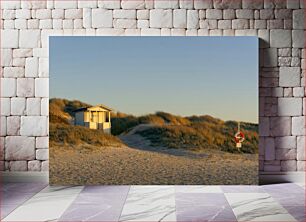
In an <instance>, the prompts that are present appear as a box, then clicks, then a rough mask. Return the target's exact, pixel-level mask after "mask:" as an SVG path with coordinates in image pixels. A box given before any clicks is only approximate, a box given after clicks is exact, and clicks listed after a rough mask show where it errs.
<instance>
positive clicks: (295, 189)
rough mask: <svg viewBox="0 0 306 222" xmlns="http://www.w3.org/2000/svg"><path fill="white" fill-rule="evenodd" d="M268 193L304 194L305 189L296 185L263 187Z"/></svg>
mask: <svg viewBox="0 0 306 222" xmlns="http://www.w3.org/2000/svg"><path fill="white" fill-rule="evenodd" d="M262 189H264V190H265V191H266V192H267V193H303V192H304V189H303V188H302V187H300V186H298V185H296V184H294V183H281V184H270V185H264V186H262Z"/></svg>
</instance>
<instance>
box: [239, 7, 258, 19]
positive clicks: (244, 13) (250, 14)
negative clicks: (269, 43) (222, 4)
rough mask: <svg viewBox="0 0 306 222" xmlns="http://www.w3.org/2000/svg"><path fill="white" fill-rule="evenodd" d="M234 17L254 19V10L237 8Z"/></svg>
mask: <svg viewBox="0 0 306 222" xmlns="http://www.w3.org/2000/svg"><path fill="white" fill-rule="evenodd" d="M236 17H237V18H238V19H254V10H251V9H237V10H236Z"/></svg>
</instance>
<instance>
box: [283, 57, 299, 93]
mask: <svg viewBox="0 0 306 222" xmlns="http://www.w3.org/2000/svg"><path fill="white" fill-rule="evenodd" d="M289 64H290V63H289ZM300 73H301V69H300V68H299V67H280V71H279V86H283V87H297V86H300V81H301V79H300V76H301V74H300Z"/></svg>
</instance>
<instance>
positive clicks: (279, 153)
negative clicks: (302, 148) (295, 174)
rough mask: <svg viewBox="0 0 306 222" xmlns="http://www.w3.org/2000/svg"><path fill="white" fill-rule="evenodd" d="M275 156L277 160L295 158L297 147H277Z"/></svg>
mask: <svg viewBox="0 0 306 222" xmlns="http://www.w3.org/2000/svg"><path fill="white" fill-rule="evenodd" d="M275 157H276V159H277V160H295V159H296V149H276V150H275Z"/></svg>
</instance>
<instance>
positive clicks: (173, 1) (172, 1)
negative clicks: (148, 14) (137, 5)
mask: <svg viewBox="0 0 306 222" xmlns="http://www.w3.org/2000/svg"><path fill="white" fill-rule="evenodd" d="M126 1H127V2H128V1H129V0H126ZM154 8H160V9H176V8H179V1H178V0H159V1H154Z"/></svg>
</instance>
